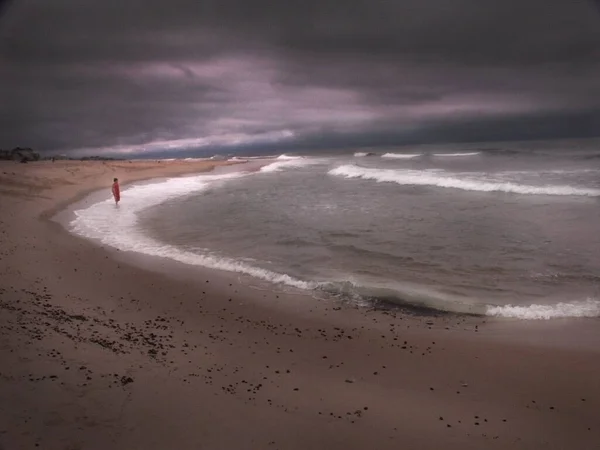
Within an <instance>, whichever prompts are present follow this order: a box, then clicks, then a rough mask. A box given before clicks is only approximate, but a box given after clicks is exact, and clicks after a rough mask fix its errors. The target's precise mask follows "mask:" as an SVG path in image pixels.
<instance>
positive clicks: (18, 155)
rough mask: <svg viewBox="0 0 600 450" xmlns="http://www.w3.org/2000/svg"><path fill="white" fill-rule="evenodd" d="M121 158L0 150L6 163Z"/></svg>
mask: <svg viewBox="0 0 600 450" xmlns="http://www.w3.org/2000/svg"><path fill="white" fill-rule="evenodd" d="M120 159H121V158H109V157H106V156H84V157H83V158H71V157H69V156H67V155H54V156H44V157H42V156H41V155H40V154H39V153H38V152H35V151H33V150H32V149H30V148H22V147H16V148H13V149H12V150H2V149H0V160H4V161H18V162H22V163H27V162H30V161H40V160H52V161H55V160H72V161H117V160H120Z"/></svg>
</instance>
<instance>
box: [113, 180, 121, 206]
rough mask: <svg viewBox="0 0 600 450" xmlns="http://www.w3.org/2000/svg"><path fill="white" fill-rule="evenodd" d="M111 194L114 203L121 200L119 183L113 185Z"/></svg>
mask: <svg viewBox="0 0 600 450" xmlns="http://www.w3.org/2000/svg"><path fill="white" fill-rule="evenodd" d="M112 193H113V196H114V197H115V202H118V201H120V200H121V190H120V189H119V183H113V186H112Z"/></svg>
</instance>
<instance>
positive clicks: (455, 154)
mask: <svg viewBox="0 0 600 450" xmlns="http://www.w3.org/2000/svg"><path fill="white" fill-rule="evenodd" d="M480 153H481V152H466V153H434V154H433V156H447V157H453V156H457V157H460V156H477V155H479V154H480Z"/></svg>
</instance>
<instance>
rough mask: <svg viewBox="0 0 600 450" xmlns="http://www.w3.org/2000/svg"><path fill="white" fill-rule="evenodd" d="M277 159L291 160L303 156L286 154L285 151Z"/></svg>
mask: <svg viewBox="0 0 600 450" xmlns="http://www.w3.org/2000/svg"><path fill="white" fill-rule="evenodd" d="M275 159H279V160H291V159H304V157H303V156H288V155H286V154H285V153H284V154H283V155H279V156H278V157H277V158H275Z"/></svg>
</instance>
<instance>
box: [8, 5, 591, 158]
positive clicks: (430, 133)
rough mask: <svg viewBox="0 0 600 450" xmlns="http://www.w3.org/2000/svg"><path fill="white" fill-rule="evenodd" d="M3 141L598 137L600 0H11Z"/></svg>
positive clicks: (229, 142) (195, 145) (173, 145)
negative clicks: (299, 0)
mask: <svg viewBox="0 0 600 450" xmlns="http://www.w3.org/2000/svg"><path fill="white" fill-rule="evenodd" d="M0 99H1V100H2V101H1V102H0V121H1V123H2V127H0V147H11V146H17V145H25V146H31V147H34V148H36V149H39V150H41V151H48V152H54V151H63V152H69V151H70V152H74V153H89V152H92V153H94V152H95V153H98V152H106V153H119V152H127V153H143V152H164V151H171V152H178V153H180V152H184V151H193V150H198V149H210V150H211V151H212V150H218V149H226V150H228V151H236V150H239V151H242V150H244V149H252V148H265V149H274V150H275V149H277V148H278V147H281V148H287V149H293V148H312V149H319V148H323V149H326V148H329V147H332V146H333V147H344V146H345V147H352V146H354V145H384V144H385V145H391V144H403V143H420V142H455V141H475V140H499V139H507V140H510V139H534V138H561V137H588V136H598V135H600V10H599V9H598V8H597V4H596V3H595V2H593V1H583V0H580V1H574V2H562V1H557V0H547V1H541V0H523V1H518V0H506V1H503V2H497V1H491V0H479V1H476V0H457V1H453V2H447V1H442V0H418V1H417V0H408V1H404V2H400V1H398V2H391V1H366V0H364V1H363V0H353V1H349V2H344V4H343V5H342V4H341V3H340V2H337V1H336V2H334V1H332V0H328V1H303V2H297V1H291V2H275V1H267V0H259V1H253V2H244V1H241V0H238V1H201V2H198V1H187V0H176V1H171V2H159V1H156V0H150V1H141V0H122V1H120V2H113V3H111V4H107V2H95V1H91V0H87V1H85V0H80V1H75V0H53V1H52V2H48V1H44V0H14V1H12V2H10V3H9V5H8V7H6V6H5V7H4V8H3V14H2V15H1V16H0Z"/></svg>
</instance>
